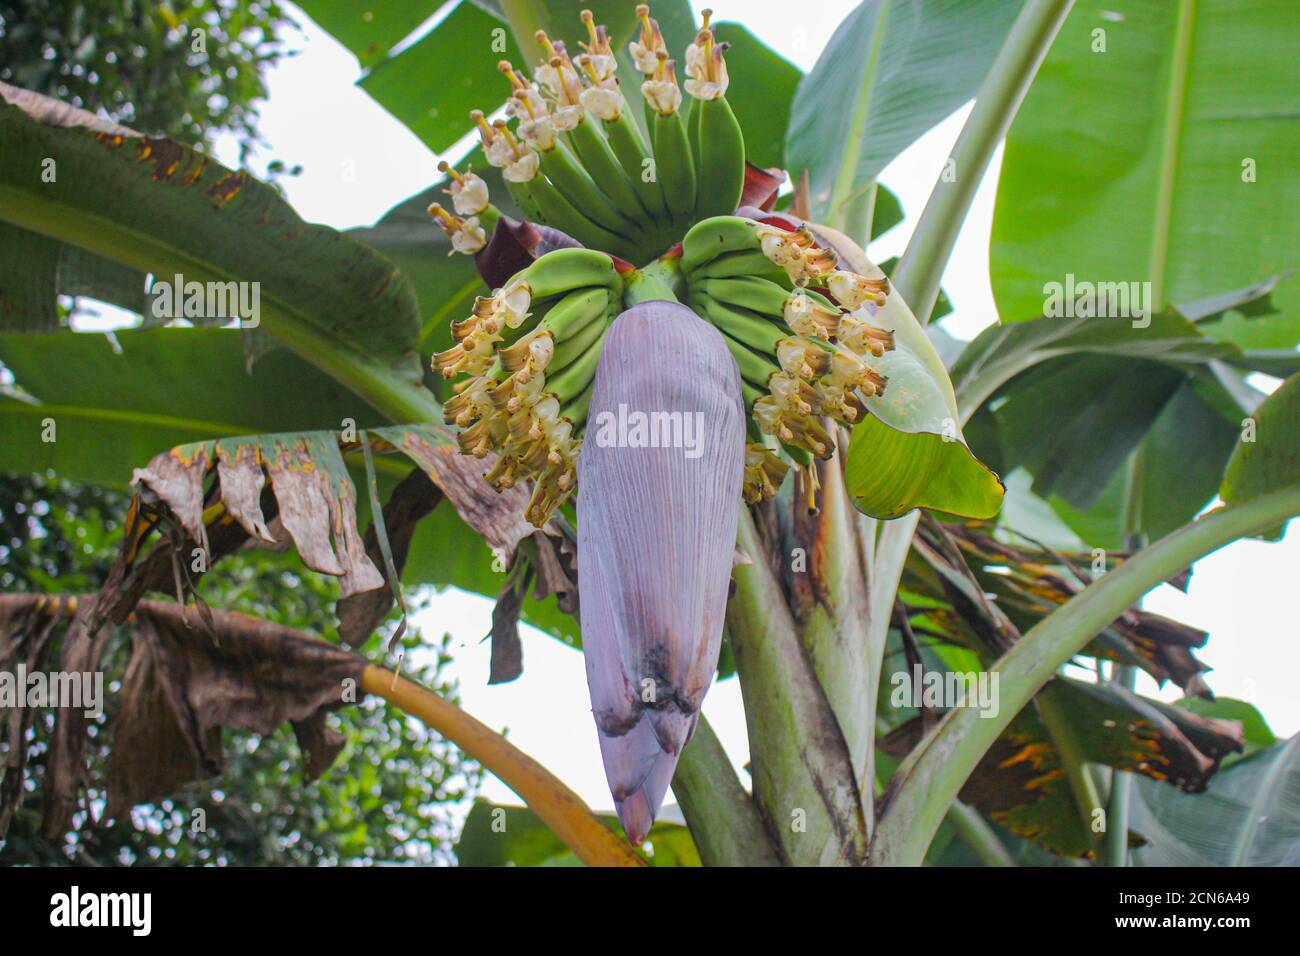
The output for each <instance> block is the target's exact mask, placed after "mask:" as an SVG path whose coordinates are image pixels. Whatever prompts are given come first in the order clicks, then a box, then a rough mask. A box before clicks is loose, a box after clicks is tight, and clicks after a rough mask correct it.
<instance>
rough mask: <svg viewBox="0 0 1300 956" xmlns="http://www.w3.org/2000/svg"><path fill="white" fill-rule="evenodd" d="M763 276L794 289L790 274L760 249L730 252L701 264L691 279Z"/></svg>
mask: <svg viewBox="0 0 1300 956" xmlns="http://www.w3.org/2000/svg"><path fill="white" fill-rule="evenodd" d="M751 275H752V276H762V277H763V278H764V279H767V280H769V281H771V282H775V283H776V284H777V285H779V286H782V287H783V288H785V289H791V290H792V289H794V283H793V282H792V281H791V280H790V276H789V275H787V274H786V271H785V270H784V269H782V268H781V267H780V266H778V265H776V264H775V263H774V262H772V260H771V259H769V258H768V257H767V256H765V255H763V253H762V252H761V251H759V250H755V251H754V252H730V253H725V254H723V255H721V256H718V257H717V258H716V259H714V260H712V261H710V262H706V263H705V264H704V265H702V266H700V267H699V268H698V269H697V270H696V271H695V273H694V274H693V275H691V276H690V279H691V281H693V282H699V281H700V279H701V278H705V279H732V278H736V277H737V276H751Z"/></svg>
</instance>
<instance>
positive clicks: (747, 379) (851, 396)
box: [681, 216, 894, 502]
mask: <svg viewBox="0 0 1300 956" xmlns="http://www.w3.org/2000/svg"><path fill="white" fill-rule="evenodd" d="M835 264H836V260H835V256H834V253H833V252H831V251H830V250H827V249H823V248H820V247H819V246H818V245H817V242H816V239H815V237H814V236H813V235H812V233H811V232H810V231H809V230H807V229H806V228H802V227H801V228H800V229H797V230H787V229H782V228H780V227H778V226H773V225H767V224H763V223H758V222H755V221H754V220H751V219H744V218H741V217H739V216H717V217H714V218H712V219H706V220H705V221H703V222H701V223H699V224H697V225H696V226H694V227H693V228H692V229H691V230H690V231H689V232H688V233H687V234H686V237H685V238H684V239H683V240H682V257H681V269H682V273H683V276H684V278H685V282H686V287H687V290H688V291H687V299H688V301H689V303H690V305H691V307H692V308H693V309H694V310H695V311H696V312H697V313H698V314H699V315H700V316H701V317H702V318H704V319H705V320H707V321H708V322H711V323H712V324H713V325H715V326H716V327H717V328H718V330H719V331H721V332H722V334H723V338H724V340H725V341H726V344H727V347H728V348H729V349H730V350H731V354H732V357H733V358H735V360H736V365H737V366H738V367H739V369H740V375H741V380H742V384H741V388H742V392H743V394H744V397H745V404H746V408H747V410H748V412H749V415H750V420H751V433H752V432H753V431H757V432H758V433H759V435H760V436H767V439H768V441H769V442H771V443H772V444H773V445H779V446H780V448H781V449H782V450H783V451H784V452H785V454H786V455H787V456H788V457H789V458H790V459H792V460H793V461H794V462H795V463H796V464H799V465H801V466H804V467H807V466H809V465H810V463H811V459H812V457H817V458H826V457H829V456H830V455H831V453H832V452H833V450H834V442H833V440H832V438H831V435H830V434H829V433H828V431H827V430H826V427H825V426H824V425H823V424H822V422H821V419H823V418H830V419H834V420H835V421H837V422H840V423H842V424H844V425H847V426H850V427H851V426H852V425H853V424H854V423H856V422H857V421H859V420H861V418H862V416H863V415H865V414H866V404H865V400H866V399H867V398H870V397H872V396H874V395H878V394H880V393H881V392H883V391H884V389H885V385H886V379H885V377H884V376H882V375H880V374H878V373H877V372H875V371H873V370H872V369H871V367H870V366H869V365H868V364H867V363H866V361H865V360H864V357H865V356H867V355H874V356H877V357H879V356H880V355H883V354H884V353H885V351H887V350H889V349H892V348H893V347H894V339H893V334H892V333H891V332H890V331H888V330H885V329H881V328H878V327H876V326H874V325H872V324H871V323H870V322H867V321H866V320H865V319H863V318H861V317H859V316H858V315H855V314H853V312H854V310H857V309H860V308H862V307H863V306H865V305H868V304H869V303H871V304H876V305H879V304H883V301H884V296H885V295H886V294H887V291H888V285H887V280H884V279H883V278H882V279H879V280H873V279H867V278H864V277H862V276H859V275H856V274H854V273H850V272H843V271H840V270H837V269H836V268H835ZM819 287H820V288H819ZM784 473H785V465H784V462H782V460H781V459H780V457H779V456H778V454H777V452H776V450H775V448H774V447H769V445H767V444H764V443H762V442H753V443H751V444H750V446H749V450H748V453H747V455H746V468H745V484H744V494H745V499H746V500H747V501H750V502H754V501H760V500H763V499H765V498H771V497H773V496H774V495H775V494H776V489H777V488H778V487H779V486H780V483H781V479H782V477H783V476H784ZM810 475H811V472H810ZM810 487H811V486H810Z"/></svg>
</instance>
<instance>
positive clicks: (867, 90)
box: [827, 0, 890, 228]
mask: <svg viewBox="0 0 1300 956" xmlns="http://www.w3.org/2000/svg"><path fill="white" fill-rule="evenodd" d="M889 5H890V0H880V9H879V10H878V11H877V13H876V26H875V29H874V30H873V31H872V34H871V49H870V51H869V52H868V53H867V63H866V66H865V67H863V71H862V85H861V86H860V87H859V88H858V97H857V99H856V100H855V101H854V104H853V118H852V119H851V120H850V121H849V130H848V135H847V137H846V139H845V148H844V154H843V156H841V157H840V169H839V173H838V174H837V175H836V177H835V185H834V187H833V188H832V189H831V199H830V202H829V203H828V204H827V213H828V218H829V219H830V224H831V225H832V226H835V227H836V228H838V227H839V226H840V225H841V224H842V223H843V221H844V213H843V208H842V207H843V206H844V205H845V204H846V203H847V202H848V201H849V199H850V198H851V196H852V195H853V193H854V189H853V182H854V179H856V177H857V173H858V163H859V161H860V160H861V158H862V142H863V139H864V138H865V136H866V131H867V123H868V122H869V121H870V118H871V94H872V92H873V91H874V90H875V87H876V68H877V67H878V66H879V63H880V48H881V46H882V44H883V40H882V38H883V37H884V33H885V21H886V19H887V18H888V15H889Z"/></svg>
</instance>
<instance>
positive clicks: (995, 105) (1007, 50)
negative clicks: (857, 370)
mask: <svg viewBox="0 0 1300 956" xmlns="http://www.w3.org/2000/svg"><path fill="white" fill-rule="evenodd" d="M1072 4H1073V0H1028V2H1027V3H1026V4H1025V6H1024V7H1023V8H1022V9H1021V11H1020V16H1019V17H1018V18H1017V19H1016V22H1015V24H1014V25H1013V26H1012V28H1011V32H1010V33H1009V34H1008V35H1007V39H1006V41H1005V42H1004V43H1003V45H1002V49H1001V50H999V51H998V55H997V57H996V58H995V59H994V61H993V64H992V66H991V67H990V68H989V73H988V76H986V77H985V79H984V83H983V85H982V86H981V87H980V91H979V94H978V96H977V97H976V100H975V106H974V108H973V109H972V110H971V114H970V116H969V117H968V118H967V120H966V125H965V126H964V127H963V128H962V132H961V135H960V136H959V137H958V139H957V145H956V146H955V147H954V149H953V154H952V158H953V159H954V160H955V162H956V168H957V178H956V181H955V182H951V183H949V182H945V181H944V180H943V179H942V178H940V180H939V182H938V183H937V184H936V186H935V190H934V193H933V194H932V195H931V196H930V201H929V202H928V203H927V204H926V207H925V210H924V211H923V212H922V213H921V217H920V219H918V220H917V223H916V229H915V231H914V232H913V233H912V238H911V240H910V241H909V242H908V244H907V249H906V250H905V251H904V253H903V257H902V260H901V261H900V262H899V263H898V266H897V267H896V268H895V269H894V274H893V275H892V276H891V277H890V278H891V281H892V283H893V285H894V287H895V288H896V289H897V290H898V292H899V294H900V295H902V297H903V299H904V300H905V301H907V303H908V304H909V305H911V307H912V312H913V313H914V314H915V315H916V317H917V319H919V320H920V321H921V322H922V323H925V322H928V321H929V318H930V313H931V312H932V311H933V310H934V303H935V300H936V299H937V297H938V295H939V279H940V278H941V277H942V275H943V270H944V267H945V265H947V262H948V258H949V256H951V255H952V249H953V245H954V244H955V243H956V241H957V233H958V231H959V230H960V229H961V224H962V222H963V221H964V220H965V218H966V212H967V210H968V209H969V208H970V204H971V202H972V201H973V200H974V198H975V190H976V188H977V187H978V185H979V182H980V180H981V179H982V178H983V176H984V171H985V169H986V168H987V167H988V164H989V161H990V159H991V158H992V156H993V151H994V149H995V148H996V147H997V144H998V142H999V140H1001V139H1002V137H1003V136H1004V135H1005V133H1006V130H1007V129H1008V128H1009V127H1010V125H1011V120H1012V119H1013V118H1014V117H1015V115H1016V111H1017V110H1018V109H1019V108H1020V103H1021V101H1022V100H1023V99H1024V97H1025V93H1026V91H1027V90H1028V89H1029V84H1030V83H1031V82H1032V81H1033V78H1034V74H1035V73H1036V72H1037V70H1038V66H1039V64H1040V63H1042V61H1043V58H1044V57H1046V56H1047V51H1048V49H1049V48H1050V47H1051V45H1052V41H1053V40H1054V39H1055V38H1056V34H1057V31H1059V30H1060V28H1061V24H1062V23H1063V22H1064V21H1065V16H1066V14H1067V13H1068V12H1069V10H1070V7H1071V6H1072ZM973 410H974V409H973V408H972V409H971V411H973ZM918 520H919V515H918V514H916V513H915V512H914V513H912V514H910V515H905V516H904V517H902V518H899V519H897V520H894V521H888V522H885V525H884V527H883V528H882V529H881V531H880V537H879V540H878V541H877V543H876V554H875V562H874V564H873V565H872V568H871V573H870V577H869V580H870V584H871V605H870V608H869V612H868V613H869V619H868V624H867V641H868V647H869V649H870V655H871V658H870V659H871V660H872V661H873V662H875V664H876V666H875V667H874V668H873V670H874V671H879V669H880V668H879V662H880V661H881V659H882V657H883V655H884V651H885V639H886V637H887V636H888V633H889V618H890V612H891V610H892V608H893V606H894V594H895V593H896V591H897V590H898V582H899V580H900V579H901V577H902V573H903V564H904V563H905V562H906V560H907V553H908V550H909V549H910V548H911V545H912V534H913V533H914V532H915V531H916V523H917V521H918ZM869 699H870V700H871V701H872V702H873V704H874V701H875V693H874V692H873V693H872V695H871V697H870V698H869ZM862 779H864V780H869V779H870V777H863V778H862Z"/></svg>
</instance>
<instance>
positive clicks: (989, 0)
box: [786, 0, 1022, 239]
mask: <svg viewBox="0 0 1300 956" xmlns="http://www.w3.org/2000/svg"><path fill="white" fill-rule="evenodd" d="M1021 5H1022V4H1021V2H1020V0H909V2H903V0H865V2H863V3H861V4H859V5H858V7H857V8H855V9H854V11H853V12H852V13H851V14H849V16H848V18H847V19H845V21H844V22H843V23H842V24H840V26H839V28H838V29H837V30H836V32H835V35H834V36H833V37H832V38H831V41H830V43H828V44H827V46H826V49H825V50H824V51H823V52H822V55H821V57H820V58H819V59H818V61H817V65H816V66H814V67H813V69H812V72H810V73H809V74H808V75H807V76H805V77H804V78H803V80H802V81H801V82H800V84H799V92H798V93H797V94H796V95H795V100H794V106H793V108H792V112H791V116H790V128H789V130H788V132H787V133H786V157H787V161H788V164H789V166H790V169H791V170H792V171H793V172H794V173H795V174H798V172H799V171H800V170H804V169H807V170H808V176H809V185H810V192H811V196H810V198H811V200H812V209H811V213H812V218H813V219H817V220H819V221H822V222H829V223H832V224H839V223H843V222H844V221H845V217H846V215H848V209H849V206H850V205H851V204H852V203H853V202H854V201H855V200H857V199H858V198H859V197H860V196H861V195H862V193H863V192H864V191H865V190H866V189H868V188H870V185H871V183H872V182H874V181H875V178H876V176H878V175H879V174H880V171H881V170H882V169H884V168H885V166H887V165H888V164H889V162H890V160H892V159H893V158H894V157H895V156H897V155H898V154H899V153H901V152H902V151H903V150H904V149H906V148H907V147H908V146H909V145H911V144H912V142H913V141H914V140H916V139H917V137H919V136H920V135H921V134H922V133H924V132H925V131H926V130H928V129H930V128H931V127H932V126H934V125H935V124H936V123H938V122H939V121H940V120H942V119H944V118H945V117H947V116H948V115H949V114H950V113H952V112H953V111H954V110H956V109H957V108H958V107H959V106H961V105H962V104H963V103H965V102H966V101H968V100H969V99H971V98H972V97H973V96H974V95H975V92H976V90H977V89H978V87H979V85H980V82H981V81H982V80H983V79H984V75H985V73H986V72H987V71H988V68H989V65H990V64H991V63H992V62H993V57H994V56H995V55H996V54H997V52H998V50H999V48H1001V46H1002V42H1003V41H1004V40H1005V39H1006V36H1007V32H1008V31H1009V29H1010V27H1011V24H1012V23H1013V22H1014V21H1015V19H1016V15H1017V14H1018V13H1019V12H1020V7H1021ZM959 174H960V172H959ZM855 238H859V239H860V237H855Z"/></svg>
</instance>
